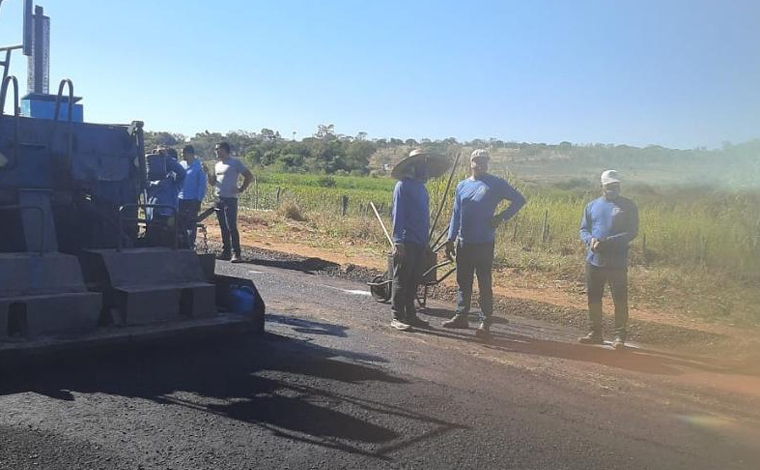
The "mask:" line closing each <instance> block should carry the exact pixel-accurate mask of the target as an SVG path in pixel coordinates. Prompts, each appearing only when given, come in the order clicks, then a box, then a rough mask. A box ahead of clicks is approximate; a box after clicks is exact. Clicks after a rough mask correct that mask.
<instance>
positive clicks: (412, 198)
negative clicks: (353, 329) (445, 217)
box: [392, 178, 430, 246]
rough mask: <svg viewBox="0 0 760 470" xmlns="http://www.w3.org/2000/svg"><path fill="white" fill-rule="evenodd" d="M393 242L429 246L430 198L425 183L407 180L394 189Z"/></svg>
mask: <svg viewBox="0 0 760 470" xmlns="http://www.w3.org/2000/svg"><path fill="white" fill-rule="evenodd" d="M392 216H393V242H394V243H416V244H418V245H425V246H427V244H428V236H429V234H428V232H429V231H430V197H429V196H428V191H427V188H426V187H425V183H423V182H422V181H420V180H417V179H412V178H405V179H403V180H401V181H399V182H398V183H396V187H395V188H394V189H393V212H392Z"/></svg>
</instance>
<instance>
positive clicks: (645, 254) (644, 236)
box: [641, 232, 647, 266]
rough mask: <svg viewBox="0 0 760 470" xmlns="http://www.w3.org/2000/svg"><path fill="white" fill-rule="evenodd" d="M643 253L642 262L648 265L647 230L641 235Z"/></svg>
mask: <svg viewBox="0 0 760 470" xmlns="http://www.w3.org/2000/svg"><path fill="white" fill-rule="evenodd" d="M641 254H642V258H643V261H642V264H644V265H645V266H646V264H647V234H646V232H645V233H644V234H643V235H642V237H641Z"/></svg>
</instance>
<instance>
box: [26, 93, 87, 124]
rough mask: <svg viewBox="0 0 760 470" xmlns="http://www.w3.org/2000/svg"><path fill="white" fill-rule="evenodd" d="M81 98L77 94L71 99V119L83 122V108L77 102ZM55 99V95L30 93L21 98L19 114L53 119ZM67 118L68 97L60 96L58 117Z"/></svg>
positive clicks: (63, 119)
mask: <svg viewBox="0 0 760 470" xmlns="http://www.w3.org/2000/svg"><path fill="white" fill-rule="evenodd" d="M81 99H82V98H80V97H78V96H75V97H74V98H73V99H72V102H73V107H72V109H71V114H72V115H71V120H72V121H74V122H84V109H83V107H82V105H81V104H78V102H79V100H81ZM55 100H56V95H49V94H44V93H30V94H28V95H26V96H24V97H23V98H21V115H22V116H24V117H31V118H37V119H53V118H54V117H55ZM68 118H69V99H68V97H67V96H62V97H61V109H60V111H59V113H58V119H60V120H62V121H67V120H68Z"/></svg>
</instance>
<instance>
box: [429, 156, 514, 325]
mask: <svg viewBox="0 0 760 470" xmlns="http://www.w3.org/2000/svg"><path fill="white" fill-rule="evenodd" d="M489 160H490V156H489V155H488V151H487V150H483V149H478V150H475V151H473V152H472V154H471V155H470V170H471V175H470V177H469V178H467V179H465V180H462V181H460V182H459V184H458V185H457V189H456V193H455V195H454V210H453V212H452V215H451V224H450V225H449V239H448V241H447V242H446V255H447V256H448V257H449V258H451V257H452V256H453V255H454V253H455V252H456V264H457V285H458V287H459V288H458V290H457V310H456V314H455V315H454V317H453V318H451V319H450V320H448V321H446V322H444V323H443V326H444V328H469V322H468V320H467V315H468V314H469V311H470V302H471V300H472V283H473V280H474V276H475V275H476V274H477V276H478V290H479V291H480V299H479V304H480V310H481V312H482V315H481V318H480V320H481V322H480V327H479V328H478V329H477V331H476V332H475V335H476V336H478V337H479V338H488V337H489V336H490V328H491V314H492V313H493V291H492V287H491V271H492V268H493V250H494V238H495V235H496V228H497V227H498V226H499V225H501V224H502V222H504V221H506V220H509V219H510V218H511V217H513V216H514V215H515V214H517V212H518V211H519V210H520V209H521V208H522V206H524V205H525V198H524V197H523V195H522V194H520V193H519V192H518V191H517V190H516V189H515V188H513V187H512V186H511V185H510V184H509V183H507V182H506V181H505V180H503V179H501V178H499V177H497V176H494V175H491V174H489V173H488V162H489ZM505 199H506V200H508V201H510V205H509V207H507V208H506V209H504V210H503V211H502V212H500V213H499V214H496V215H495V216H494V212H495V211H496V208H497V207H498V205H499V204H500V203H501V201H503V200H505Z"/></svg>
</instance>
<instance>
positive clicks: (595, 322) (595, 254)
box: [580, 170, 639, 349]
mask: <svg viewBox="0 0 760 470" xmlns="http://www.w3.org/2000/svg"><path fill="white" fill-rule="evenodd" d="M601 179H602V191H603V195H602V196H601V197H599V198H597V199H594V200H593V201H591V202H589V203H588V204H587V205H586V208H585V209H584V211H583V218H582V219H581V230H580V234H581V240H583V243H585V244H586V246H587V247H588V253H587V255H586V293H587V295H588V316H589V322H590V324H591V325H590V326H591V331H590V332H589V334H588V335H586V336H584V337H583V338H581V339H580V342H581V343H583V344H604V339H603V337H602V295H603V294H604V285H605V284H606V283H608V282H609V284H610V289H611V290H612V301H613V303H614V304H615V341H614V342H613V343H612V347H614V348H615V349H623V348H624V347H625V339H626V333H627V326H628V244H629V243H630V242H631V241H632V240H633V239H634V238H636V235H637V234H638V232H639V211H638V208H637V207H636V204H635V203H634V202H633V201H631V200H630V199H627V198H624V197H622V196H620V175H619V174H618V172H617V171H616V170H606V171H605V172H603V173H602V178H601Z"/></svg>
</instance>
